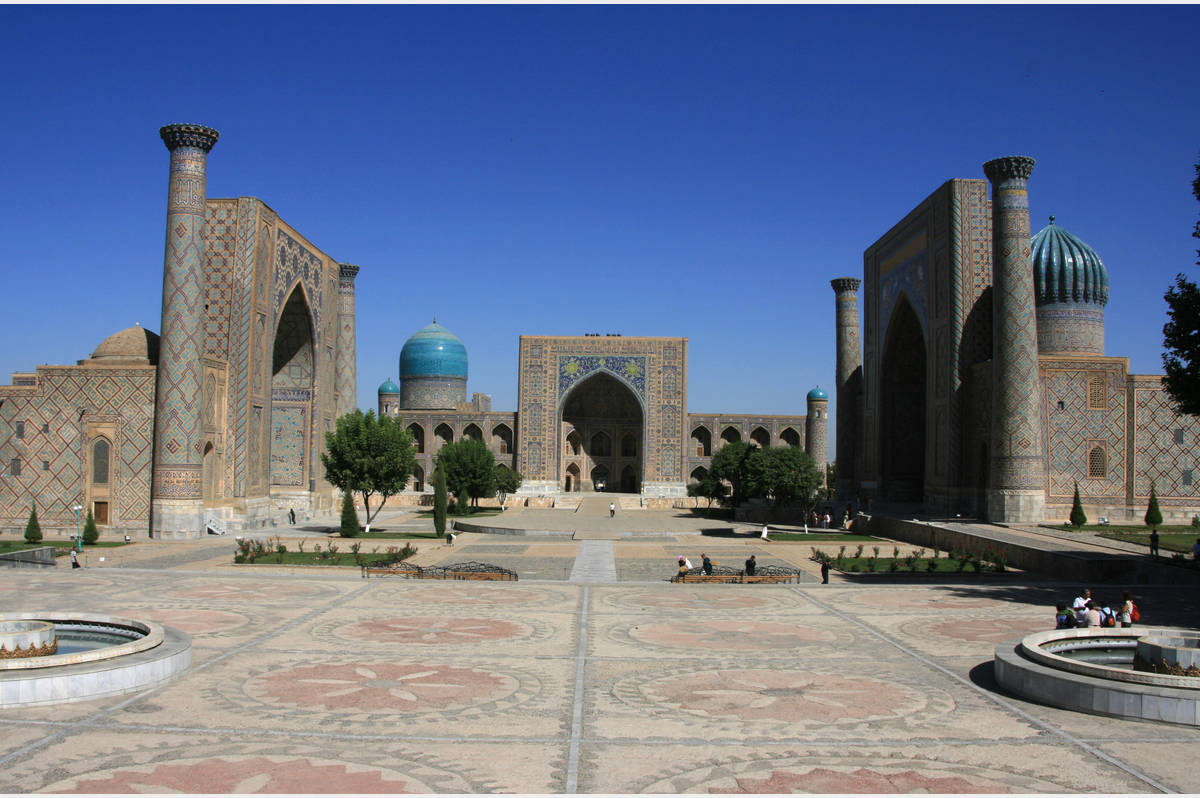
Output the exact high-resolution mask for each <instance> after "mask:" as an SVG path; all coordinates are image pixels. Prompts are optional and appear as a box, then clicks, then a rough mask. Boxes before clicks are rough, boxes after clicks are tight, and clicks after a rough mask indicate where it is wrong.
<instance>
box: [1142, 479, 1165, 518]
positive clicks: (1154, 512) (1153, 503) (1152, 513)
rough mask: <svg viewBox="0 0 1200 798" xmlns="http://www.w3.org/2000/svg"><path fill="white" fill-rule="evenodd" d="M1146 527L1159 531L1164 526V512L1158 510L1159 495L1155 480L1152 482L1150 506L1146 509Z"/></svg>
mask: <svg viewBox="0 0 1200 798" xmlns="http://www.w3.org/2000/svg"><path fill="white" fill-rule="evenodd" d="M1144 520H1145V522H1146V526H1148V527H1150V528H1151V529H1158V528H1159V527H1160V526H1162V521H1163V519H1162V510H1160V509H1158V494H1157V493H1156V492H1155V490H1154V480H1150V506H1149V507H1147V508H1146V517H1145V519H1144Z"/></svg>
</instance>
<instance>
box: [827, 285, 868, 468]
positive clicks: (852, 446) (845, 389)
mask: <svg viewBox="0 0 1200 798" xmlns="http://www.w3.org/2000/svg"><path fill="white" fill-rule="evenodd" d="M860 285H862V280H859V279H858V278H857V277H839V278H837V279H835V280H832V281H831V282H830V286H831V287H832V288H833V293H834V323H835V324H836V325H837V332H836V338H835V341H836V343H835V345H836V347H837V350H836V357H837V373H836V376H835V380H834V391H835V392H836V394H837V396H836V397H835V400H834V401H836V402H837V429H836V430H835V431H834V435H835V436H836V440H837V451H838V452H839V453H840V454H839V458H838V474H837V476H838V480H837V481H838V486H839V489H840V490H842V491H846V490H849V486H850V485H851V484H852V483H853V481H854V458H853V456H851V457H847V456H846V454H847V453H848V452H855V451H857V450H858V448H859V441H858V437H857V430H858V423H857V421H858V419H857V415H858V414H857V412H856V405H857V403H858V386H857V385H852V384H851V382H852V380H853V378H854V374H855V372H856V371H858V370H859V369H861V368H862V341H861V339H860V338H859V324H858V288H859V286H860ZM860 373H861V372H860Z"/></svg>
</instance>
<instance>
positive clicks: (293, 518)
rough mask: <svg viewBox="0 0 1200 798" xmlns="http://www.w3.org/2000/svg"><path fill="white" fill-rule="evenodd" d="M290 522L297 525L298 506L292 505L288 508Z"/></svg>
mask: <svg viewBox="0 0 1200 798" xmlns="http://www.w3.org/2000/svg"><path fill="white" fill-rule="evenodd" d="M288 523H289V524H291V525H292V526H295V525H296V508H295V507H291V508H289V509H288Z"/></svg>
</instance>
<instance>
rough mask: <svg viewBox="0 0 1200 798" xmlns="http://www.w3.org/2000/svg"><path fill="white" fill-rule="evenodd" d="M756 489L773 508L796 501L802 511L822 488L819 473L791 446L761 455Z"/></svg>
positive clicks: (770, 448) (815, 466) (772, 449)
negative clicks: (757, 487)
mask: <svg viewBox="0 0 1200 798" xmlns="http://www.w3.org/2000/svg"><path fill="white" fill-rule="evenodd" d="M761 457H762V473H761V476H760V477H759V487H760V488H762V489H763V494H764V495H766V496H767V497H769V498H770V499H771V505H772V506H773V507H783V506H784V505H786V504H790V503H791V502H793V501H797V500H799V501H800V502H802V503H803V504H804V505H805V511H807V509H808V507H809V506H810V505H811V504H812V503H813V501H814V500H815V498H816V495H817V490H818V489H819V488H820V487H821V477H822V475H821V472H820V470H819V469H818V468H817V464H816V463H814V462H813V459H812V458H811V457H809V456H808V454H807V453H806V452H805V451H804V450H803V449H800V448H798V447H794V446H771V447H768V448H766V449H764V450H763V451H762V455H761Z"/></svg>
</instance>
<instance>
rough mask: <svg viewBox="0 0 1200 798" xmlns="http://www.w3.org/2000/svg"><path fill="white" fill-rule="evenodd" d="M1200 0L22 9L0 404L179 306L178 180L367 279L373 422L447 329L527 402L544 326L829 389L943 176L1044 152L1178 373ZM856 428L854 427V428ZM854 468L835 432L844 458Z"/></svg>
mask: <svg viewBox="0 0 1200 798" xmlns="http://www.w3.org/2000/svg"><path fill="white" fill-rule="evenodd" d="M1197 23H1200V8H1197V7H1195V6H1166V7H1161V6H1160V7H1149V8H1146V7H1130V6H1101V7H1090V6H1069V7H1060V6H985V7H957V6H949V7H947V6H923V7H907V6H906V7H890V6H857V7H838V6H833V7H828V6H815V7H814V6H754V7H727V6H722V7H712V6H699V7H697V6H585V7H578V6H517V7H495V6H485V7H475V6H471V7H466V6H365V7H351V8H340V7H312V6H304V7H284V6H266V7H262V6H254V7H247V6H169V7H144V6H139V7H102V6H92V7H88V6H83V7H80V6H71V7H54V6H49V7H46V6H36V7H16V6H4V7H0V66H2V67H3V73H4V74H5V75H6V76H8V78H7V79H6V80H5V81H3V82H2V83H0V103H2V107H3V108H4V109H5V111H4V114H3V117H2V118H3V120H4V121H2V122H0V143H2V144H3V152H4V158H3V159H2V160H0V183H2V185H3V186H4V188H5V191H3V192H0V231H2V234H0V264H2V268H3V273H4V285H5V288H6V295H7V296H6V300H5V302H4V312H5V317H6V319H5V320H6V324H5V328H6V334H5V335H4V336H3V338H2V339H0V379H3V380H5V381H7V376H8V375H9V374H10V373H11V372H13V371H25V370H31V369H32V368H33V367H34V366H36V365H38V364H43V363H73V362H75V361H76V360H77V359H79V358H82V357H86V356H87V355H88V354H90V352H91V351H92V349H94V348H95V346H96V344H98V343H99V342H100V341H101V340H102V339H103V338H105V337H106V336H107V335H109V334H111V333H112V332H115V331H116V330H119V329H122V328H124V327H127V326H129V325H131V324H133V323H134V322H140V323H141V324H142V325H143V326H146V327H149V328H150V329H153V330H155V331H157V330H158V329H159V323H160V312H161V290H160V289H161V274H162V251H163V241H164V229H163V223H164V219H165V194H166V191H165V190H166V182H167V162H168V154H167V151H166V149H165V148H164V147H163V145H162V143H161V141H160V140H159V137H158V128H159V127H160V126H161V125H163V124H167V123H170V122H195V123H200V124H206V125H210V126H212V127H215V128H217V129H218V130H219V131H221V140H220V142H219V143H218V144H217V146H216V148H215V149H214V150H213V152H212V154H211V156H210V158H209V182H208V190H209V195H210V196H214V197H226V196H256V197H259V198H261V199H263V200H264V201H265V202H267V203H268V204H269V205H271V206H272V207H273V208H274V209H275V210H276V211H278V212H279V214H280V215H281V216H282V217H283V218H284V219H286V220H287V221H288V222H289V223H290V224H292V225H293V226H295V227H296V228H297V229H299V230H300V231H301V232H303V233H304V234H305V235H306V236H307V237H308V238H309V239H310V240H311V241H312V242H313V243H314V244H316V245H317V246H319V247H320V248H321V249H323V250H324V251H325V252H327V253H329V254H330V255H331V256H333V257H334V258H337V259H338V260H342V261H348V262H353V263H358V264H359V265H361V267H362V272H361V273H360V275H359V279H358V287H359V290H358V345H359V353H358V375H359V396H358V400H359V404H360V406H362V407H364V408H368V407H373V406H374V404H375V389H376V387H377V386H378V385H379V383H380V382H382V381H383V380H384V379H385V378H388V377H392V378H395V377H396V376H397V373H396V372H397V357H398V355H399V351H400V347H401V346H402V345H403V343H404V341H405V339H406V338H407V337H408V336H409V335H411V334H412V333H413V332H415V331H416V330H417V329H419V328H420V327H422V326H424V325H425V324H427V323H428V322H429V321H430V320H431V319H432V318H433V317H434V316H436V317H437V318H438V321H439V322H440V323H442V324H444V325H445V326H446V327H448V328H449V329H451V330H452V331H453V332H455V333H456V334H457V335H458V336H459V337H460V338H461V339H462V340H463V342H464V344H465V345H466V347H467V351H468V355H469V358H470V380H469V384H468V390H469V391H472V392H473V391H482V392H484V393H489V394H491V395H492V396H493V399H494V405H493V406H494V407H495V408H496V409H504V410H512V409H515V408H516V392H517V343H518V336H519V335H521V334H551V335H577V334H583V333H588V332H598V333H601V334H603V333H609V332H614V333H622V334H624V335H662V336H686V337H687V338H689V339H690V352H689V354H690V358H689V366H690V381H689V408H690V410H692V411H693V412H716V411H726V412H762V413H803V412H804V411H805V403H804V395H805V393H806V392H807V391H808V390H809V389H810V388H812V387H813V386H814V385H821V386H823V387H825V388H826V389H830V388H831V387H832V382H833V376H834V346H833V344H834V323H833V307H834V301H833V292H832V290H831V289H830V287H829V280H830V279H831V278H833V277H839V276H843V275H851V276H861V275H862V253H863V250H865V249H866V248H867V247H868V246H870V244H871V243H872V242H874V241H875V240H876V239H877V238H878V237H879V236H880V235H882V234H883V233H884V232H885V231H886V230H887V229H888V228H889V227H891V226H892V225H893V224H894V223H895V222H897V221H898V220H899V219H901V218H902V217H903V216H904V215H905V214H906V213H907V212H908V211H909V210H910V209H911V208H912V207H913V206H915V205H916V204H917V203H918V202H920V201H921V200H922V199H923V198H924V197H925V196H927V195H928V194H929V193H930V192H931V191H933V190H934V189H935V188H937V187H938V186H939V185H941V184H942V183H943V182H945V181H946V180H948V179H950V178H954V177H964V178H982V177H983V171H982V168H981V165H982V163H983V162H984V161H986V160H989V159H991V158H994V157H998V156H1002V155H1016V154H1020V155H1031V156H1033V157H1035V158H1036V159H1037V160H1038V165H1037V168H1036V169H1035V171H1034V175H1033V178H1032V180H1031V181H1030V204H1031V210H1032V215H1033V225H1034V230H1035V231H1036V230H1037V229H1040V228H1041V227H1042V226H1043V225H1044V224H1045V222H1046V219H1047V217H1048V215H1049V214H1051V213H1053V214H1055V215H1056V217H1057V221H1058V223H1059V224H1060V225H1061V226H1063V227H1065V228H1066V229H1067V230H1069V231H1071V232H1072V233H1074V234H1075V235H1077V236H1079V237H1080V238H1082V239H1083V240H1084V241H1086V242H1088V243H1089V244H1091V245H1092V246H1093V247H1094V248H1095V249H1096V250H1097V251H1098V252H1099V253H1100V255H1101V257H1102V258H1103V259H1104V261H1105V263H1106V264H1107V266H1108V269H1109V274H1110V280H1111V286H1112V294H1111V299H1110V302H1109V305H1108V308H1107V320H1108V324H1107V330H1108V354H1110V355H1123V356H1128V357H1129V358H1130V360H1131V367H1132V369H1133V371H1134V372H1135V373H1159V371H1160V369H1161V348H1162V333H1161V330H1162V325H1163V323H1164V321H1165V305H1164V303H1163V301H1162V294H1163V292H1164V291H1165V290H1166V289H1167V287H1168V286H1169V285H1170V284H1171V282H1172V280H1173V278H1174V275H1175V274H1176V273H1177V272H1180V271H1184V272H1187V273H1188V274H1189V276H1191V277H1193V278H1195V277H1197V276H1198V275H1197V273H1196V269H1195V266H1194V263H1195V261H1196V252H1195V249H1196V242H1195V240H1194V239H1192V238H1191V237H1190V232H1191V229H1192V226H1193V224H1194V223H1195V221H1196V218H1197V213H1198V212H1200V206H1198V205H1197V203H1196V201H1195V200H1194V199H1193V198H1192V196H1191V190H1190V184H1191V179H1192V177H1193V174H1194V173H1193V165H1194V164H1195V162H1196V160H1197V157H1198V153H1200V135H1198V134H1200V80H1197V77H1198V75H1200V69H1198V67H1200V57H1198V56H1197V55H1196V49H1195V43H1194V34H1195V31H1196V30H1197V29H1198V24H1197ZM835 423H836V419H835ZM831 442H832V441H831Z"/></svg>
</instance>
